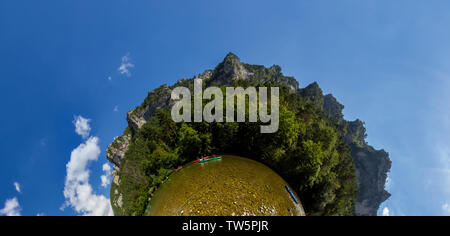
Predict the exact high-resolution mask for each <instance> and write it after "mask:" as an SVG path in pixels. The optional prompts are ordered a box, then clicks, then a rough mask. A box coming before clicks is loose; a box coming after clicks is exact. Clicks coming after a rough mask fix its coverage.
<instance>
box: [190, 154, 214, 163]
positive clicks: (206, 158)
mask: <svg viewBox="0 0 450 236" xmlns="http://www.w3.org/2000/svg"><path fill="white" fill-rule="evenodd" d="M209 158H211V157H210V156H207V157H203V158H200V159H197V160H195V161H193V162H192V163H194V164H195V163H197V162H200V161H203V160H208V159H209Z"/></svg>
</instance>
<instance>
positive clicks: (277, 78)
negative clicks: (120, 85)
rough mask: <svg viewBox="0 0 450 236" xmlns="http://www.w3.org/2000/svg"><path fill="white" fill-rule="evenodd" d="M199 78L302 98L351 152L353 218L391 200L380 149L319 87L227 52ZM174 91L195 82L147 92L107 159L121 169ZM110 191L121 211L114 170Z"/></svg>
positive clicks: (209, 83)
mask: <svg viewBox="0 0 450 236" xmlns="http://www.w3.org/2000/svg"><path fill="white" fill-rule="evenodd" d="M198 78H200V79H203V80H204V83H205V84H206V86H224V85H225V86H234V85H235V84H236V82H241V83H242V82H244V83H246V84H247V85H250V86H251V85H252V84H267V85H268V86H269V85H280V86H281V85H283V86H285V87H287V88H289V89H290V90H291V92H292V93H297V94H299V95H300V96H301V97H302V98H303V99H305V100H309V101H311V102H313V103H315V104H316V105H317V106H318V107H319V108H320V109H321V111H322V112H323V113H325V114H327V115H328V116H329V117H330V119H334V120H336V121H337V123H338V124H339V125H340V126H341V127H340V129H341V130H342V133H343V135H344V137H343V138H345V142H346V143H347V145H348V146H349V148H350V150H351V154H352V157H353V161H354V166H355V168H356V176H357V184H358V197H357V199H356V204H355V209H354V214H355V215H376V213H377V210H378V208H379V206H380V204H381V203H382V202H384V201H385V200H386V199H388V198H389V196H390V194H389V193H388V192H386V191H385V189H384V185H385V182H386V178H387V173H388V172H389V170H390V167H391V161H390V160H389V156H388V154H387V153H386V152H385V151H384V150H375V149H374V148H373V147H371V146H369V145H368V144H367V143H366V142H365V138H366V133H365V128H364V123H363V122H361V121H359V120H356V121H353V122H349V121H345V120H344V119H343V114H342V110H343V108H344V106H343V105H341V104H339V102H338V101H337V100H336V99H335V98H334V97H333V96H332V95H331V94H329V95H326V96H324V95H323V93H322V90H321V89H320V87H319V85H318V84H317V83H313V84H310V85H308V86H307V87H305V88H302V89H300V88H299V83H298V82H297V81H296V80H295V79H294V78H293V77H288V76H284V75H283V74H282V73H281V68H280V67H279V66H277V65H274V66H272V67H270V68H266V67H264V66H260V65H250V64H245V63H242V62H240V60H239V58H238V57H237V56H236V55H234V54H232V53H229V54H228V55H227V56H226V57H225V59H224V60H223V62H222V63H220V64H219V65H218V66H217V67H216V68H215V69H213V70H206V71H205V72H204V73H202V74H200V75H199V76H198ZM177 86H184V87H187V88H190V89H192V87H193V78H191V79H181V80H179V81H178V82H177V83H176V84H175V85H173V86H167V85H162V86H161V87H159V88H157V89H155V90H152V91H150V92H149V93H148V96H147V97H146V98H145V100H144V102H143V103H142V104H141V105H140V106H138V107H137V108H136V109H134V110H131V111H129V112H128V113H127V122H128V128H127V129H126V130H125V131H124V134H123V135H122V136H119V137H117V138H116V139H115V140H114V142H113V143H111V144H110V145H109V146H108V149H107V152H106V153H107V154H106V156H107V159H108V160H109V161H110V162H111V163H113V164H114V165H115V169H116V170H119V168H120V164H121V161H122V160H123V158H124V157H125V154H126V151H127V149H128V147H129V145H130V142H131V140H132V138H131V137H132V135H133V134H135V133H136V132H137V131H138V130H139V129H140V128H141V127H142V126H143V125H144V124H146V123H147V121H149V120H150V118H152V117H153V116H154V115H155V114H156V112H157V111H158V110H160V109H164V108H170V107H171V106H172V105H173V102H172V101H171V99H170V95H171V92H172V90H173V89H174V88H175V87H177ZM114 173H115V176H114V181H113V184H112V188H111V202H112V205H113V208H115V209H116V210H117V209H120V207H121V202H122V194H121V193H120V191H118V188H117V186H118V185H119V184H120V176H118V175H117V173H118V171H115V172H114Z"/></svg>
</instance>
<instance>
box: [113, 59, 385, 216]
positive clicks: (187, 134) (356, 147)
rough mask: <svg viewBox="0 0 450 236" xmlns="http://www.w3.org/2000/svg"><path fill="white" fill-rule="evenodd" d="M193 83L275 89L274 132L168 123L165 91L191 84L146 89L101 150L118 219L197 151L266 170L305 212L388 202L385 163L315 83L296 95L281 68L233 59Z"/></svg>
mask: <svg viewBox="0 0 450 236" xmlns="http://www.w3.org/2000/svg"><path fill="white" fill-rule="evenodd" d="M198 78H201V79H203V80H204V86H207V87H209V86H218V87H220V88H222V89H224V88H225V86H234V87H237V86H241V87H248V86H255V87H259V86H264V87H271V86H276V87H280V124H279V127H280V128H279V130H278V132H276V133H273V134H261V133H260V132H259V131H260V125H261V124H260V123H249V122H245V123H226V122H225V123H206V122H201V123H184V122H182V123H175V122H173V121H172V119H171V116H170V108H171V106H172V105H173V101H171V100H170V93H171V91H172V89H173V88H175V87H177V86H185V87H188V88H190V89H191V90H192V89H193V79H194V78H192V79H183V80H180V81H178V82H177V83H176V84H175V85H173V86H167V85H163V86H161V87H160V88H158V89H155V90H153V91H151V92H150V93H149V95H148V96H147V98H146V99H145V100H144V102H143V103H142V104H141V106H139V107H137V108H136V109H134V110H132V111H130V112H128V114H127V121H128V123H129V127H128V128H127V129H126V130H125V132H124V134H123V135H122V136H120V137H118V138H117V139H116V140H115V141H114V142H113V143H112V144H111V145H110V146H109V147H108V150H107V157H108V159H109V160H110V161H111V162H112V163H114V164H115V171H114V181H113V184H112V187H111V202H112V205H113V209H114V212H115V214H116V215H142V214H143V213H144V211H145V208H146V206H147V204H148V202H149V200H150V198H151V197H152V194H153V193H154V191H155V190H156V189H157V188H158V186H159V185H160V184H161V182H162V180H163V179H164V178H165V177H166V176H167V175H168V174H169V173H170V171H171V170H173V169H174V168H176V167H177V166H178V165H182V164H184V163H186V162H187V161H189V160H192V159H194V158H195V157H197V156H199V155H201V154H203V153H217V154H220V153H230V154H237V155H240V156H245V157H248V158H252V159H254V160H257V161H260V162H262V163H264V164H266V165H268V166H269V167H271V168H272V169H273V170H275V171H276V172H278V173H279V174H280V175H281V176H282V177H283V178H284V179H285V180H286V181H288V182H289V184H290V185H291V186H292V187H293V188H294V190H295V191H296V192H297V193H298V194H299V196H300V197H301V200H302V203H303V205H304V208H305V210H306V211H307V212H310V213H311V214H316V215H352V214H357V215H359V214H364V215H373V214H376V209H378V206H379V204H380V203H381V202H382V201H384V200H385V199H386V196H387V195H383V196H381V195H382V194H385V193H386V192H385V191H384V182H383V181H385V177H386V173H387V171H388V170H389V168H390V162H389V165H388V166H387V165H386V166H376V165H377V164H378V163H379V161H378V160H379V159H380V156H381V155H378V156H377V155H372V153H374V152H375V153H378V154H380V153H381V151H380V152H377V151H375V150H373V148H371V147H370V146H368V145H367V144H366V143H365V141H364V138H365V130H364V132H362V131H361V129H360V128H355V127H354V126H353V123H351V122H347V121H345V120H344V119H343V115H342V109H343V106H342V105H341V104H339V103H338V102H337V101H336V99H335V98H334V97H333V96H332V95H326V96H324V95H323V94H322V91H321V89H320V88H319V86H318V84H317V83H313V84H311V85H309V86H307V87H306V88H303V89H299V85H298V82H297V81H296V80H295V79H294V78H292V77H286V76H284V75H283V74H282V73H281V68H280V67H279V66H272V67H270V68H266V67H264V66H257V65H249V64H245V63H241V62H240V61H239V58H237V57H236V56H235V55H233V54H231V53H230V54H228V55H227V57H226V58H225V59H224V61H223V62H222V63H220V64H219V65H218V66H217V67H216V68H215V69H214V70H207V71H205V72H204V73H203V74H201V75H199V76H198ZM205 102H207V101H205ZM361 135H362V136H363V137H362V140H361ZM360 153H367V155H360ZM369 154H370V155H369ZM381 154H382V153H381ZM387 160H389V159H388V158H387ZM368 161H369V162H368ZM367 163H370V164H367ZM366 164H367V165H366ZM374 165H375V166H374ZM355 167H356V169H355ZM388 167H389V168H388ZM358 168H360V169H358ZM363 169H364V171H362V170H363ZM380 175H381V177H380ZM383 177H384V180H383ZM381 183H382V184H381ZM369 192H370V193H369ZM374 209H375V210H374ZM374 212H375V213H374Z"/></svg>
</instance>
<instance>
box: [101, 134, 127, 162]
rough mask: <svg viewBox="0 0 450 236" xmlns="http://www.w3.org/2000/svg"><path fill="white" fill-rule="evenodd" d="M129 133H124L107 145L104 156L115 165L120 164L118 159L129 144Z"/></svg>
mask: <svg viewBox="0 0 450 236" xmlns="http://www.w3.org/2000/svg"><path fill="white" fill-rule="evenodd" d="M130 140H131V134H124V135H122V136H120V137H117V138H115V139H114V141H113V143H111V144H110V145H109V146H108V149H107V151H106V158H107V159H108V161H109V162H111V163H113V164H114V165H115V166H120V161H121V160H122V159H123V158H124V157H125V152H126V151H127V150H128V146H129V145H130Z"/></svg>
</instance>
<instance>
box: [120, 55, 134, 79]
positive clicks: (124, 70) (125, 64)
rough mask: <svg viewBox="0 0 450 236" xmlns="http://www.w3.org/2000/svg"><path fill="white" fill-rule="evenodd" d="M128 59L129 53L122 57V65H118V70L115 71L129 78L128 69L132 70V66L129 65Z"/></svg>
mask: <svg viewBox="0 0 450 236" xmlns="http://www.w3.org/2000/svg"><path fill="white" fill-rule="evenodd" d="M130 61H131V59H130V53H127V55H125V56H123V57H122V63H121V64H120V66H119V68H118V69H117V70H118V71H119V72H120V74H122V75H126V76H128V77H129V76H131V72H130V68H133V67H134V65H133V64H131V62H130Z"/></svg>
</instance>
